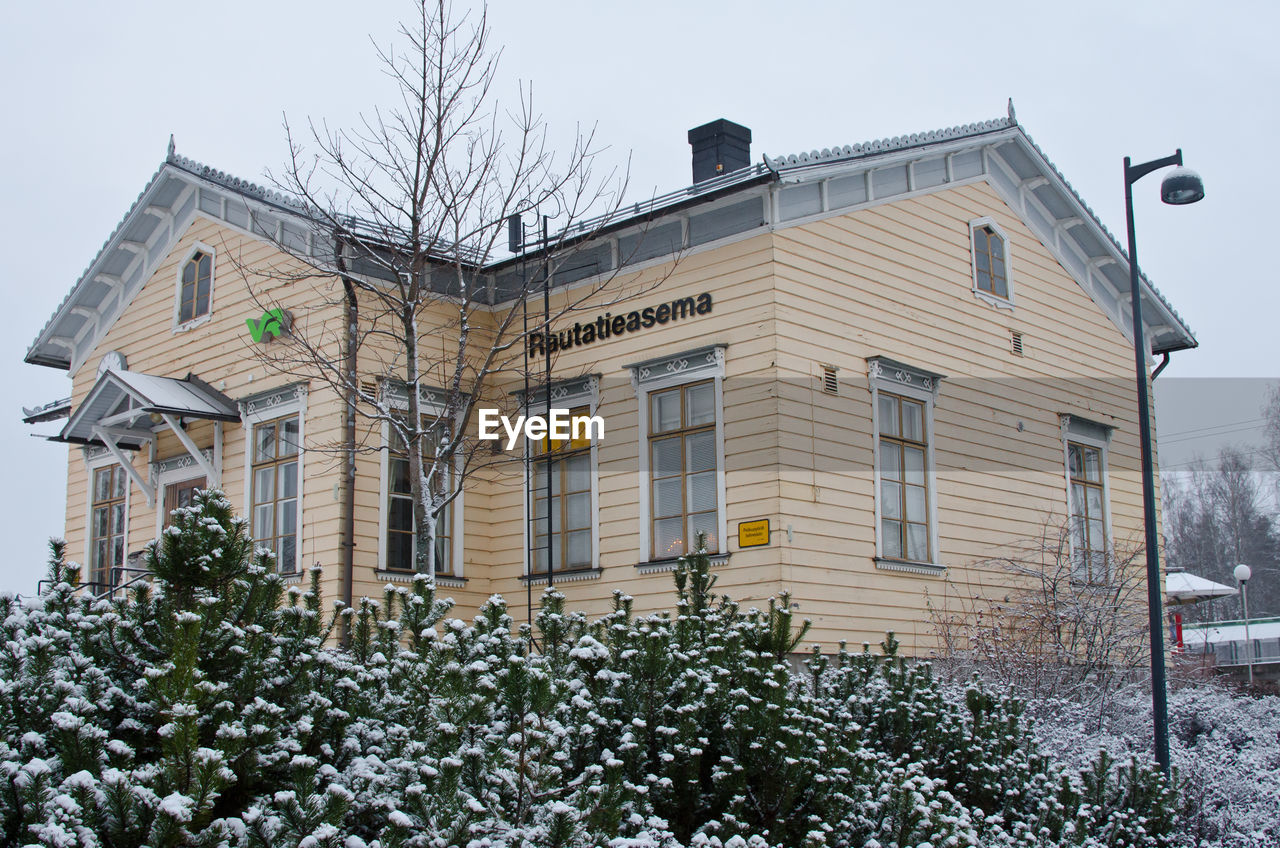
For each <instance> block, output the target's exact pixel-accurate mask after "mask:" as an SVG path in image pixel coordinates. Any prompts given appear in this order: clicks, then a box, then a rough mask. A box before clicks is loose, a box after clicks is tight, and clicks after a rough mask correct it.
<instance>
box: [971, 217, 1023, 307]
mask: <svg viewBox="0 0 1280 848" xmlns="http://www.w3.org/2000/svg"><path fill="white" fill-rule="evenodd" d="M969 237H970V241H971V243H972V248H973V293H974V295H975V296H976V297H978V298H979V299H981V300H984V301H986V302H987V303H989V304H991V305H992V306H998V307H1002V308H1005V309H1008V308H1011V307H1012V306H1013V293H1012V292H1013V287H1012V285H1011V283H1010V279H1011V276H1012V275H1011V273H1010V257H1009V239H1008V238H1007V237H1006V236H1005V234H1004V232H1003V231H1002V230H1001V229H1000V227H999V225H997V224H996V222H995V221H993V220H992V219H990V218H979V219H978V220H976V221H970V222H969Z"/></svg>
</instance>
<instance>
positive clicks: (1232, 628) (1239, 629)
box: [1182, 618, 1280, 645]
mask: <svg viewBox="0 0 1280 848" xmlns="http://www.w3.org/2000/svg"><path fill="white" fill-rule="evenodd" d="M1244 638H1245V637H1244V622H1243V621H1224V622H1210V623H1207V624H1188V625H1184V626H1183V628H1182V641H1183V642H1193V643H1195V644H1201V643H1208V644H1210V645H1217V644H1219V643H1222V642H1243V641H1244ZM1249 638H1250V639H1280V618H1268V619H1260V620H1258V621H1250V622H1249Z"/></svg>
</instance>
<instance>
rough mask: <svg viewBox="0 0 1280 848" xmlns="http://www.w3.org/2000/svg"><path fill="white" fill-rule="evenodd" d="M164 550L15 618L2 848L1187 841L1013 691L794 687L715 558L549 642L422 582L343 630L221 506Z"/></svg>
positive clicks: (808, 683)
mask: <svg viewBox="0 0 1280 848" xmlns="http://www.w3.org/2000/svg"><path fill="white" fill-rule="evenodd" d="M149 560H150V567H151V569H152V571H153V572H154V574H155V581H154V586H153V587H152V588H149V589H142V590H139V591H137V592H135V593H133V595H132V596H131V597H130V598H129V599H127V600H116V601H106V600H99V601H95V600H92V599H90V598H87V597H85V596H83V595H79V594H77V593H76V592H75V590H74V585H75V580H76V575H75V573H74V569H71V568H69V567H67V566H65V565H64V564H63V563H62V557H61V551H55V557H54V563H53V566H52V567H53V571H54V575H53V576H54V577H55V580H56V585H55V586H54V588H53V589H52V590H50V592H49V593H47V594H46V595H45V596H44V597H43V598H42V599H41V600H40V603H39V605H38V606H37V607H35V608H28V607H27V606H24V605H21V604H19V603H16V602H14V601H13V600H0V617H2V618H3V621H2V623H0V641H3V643H4V649H3V652H0V840H2V841H3V843H4V844H13V845H26V844H34V845H48V846H55V845H56V846H64V845H90V846H92V845H104V846H105V845H111V846H141V845H147V846H156V848H161V846H177V845H202V846H216V845H227V846H237V848H242V847H243V846H262V847H263V848H266V846H270V848H281V847H282V846H335V848H338V847H339V846H340V847H341V848H359V846H362V845H363V846H375V845H376V846H379V848H390V846H406V848H408V847H410V846H411V847H412V848H418V846H452V845H457V846H475V848H482V846H484V847H485V848H505V847H506V846H510V847H511V848H514V846H530V847H531V848H556V847H557V846H575V848H588V846H602V845H609V846H616V848H682V846H705V848H715V847H716V846H719V848H729V846H733V848H748V846H750V847H751V848H759V846H787V848H793V846H794V847H795V848H799V847H800V846H913V847H914V846H920V845H930V846H943V845H949V846H962V845H969V846H976V845H982V846H1001V845H1008V846H1012V845H1037V846H1066V845H1072V846H1076V845H1079V846H1095V845H1099V846H1100V845H1114V846H1163V845H1172V844H1176V839H1177V837H1176V829H1177V828H1178V827H1179V823H1180V820H1179V819H1178V818H1177V815H1176V813H1175V811H1176V810H1177V809H1178V806H1179V805H1178V799H1177V798H1176V797H1175V793H1173V792H1172V791H1171V790H1170V789H1169V788H1168V787H1166V785H1165V784H1164V782H1163V780H1162V779H1161V778H1160V777H1159V775H1158V774H1156V773H1154V772H1152V771H1151V770H1149V769H1147V768H1145V767H1143V766H1140V765H1138V764H1136V763H1126V764H1123V765H1120V766H1116V765H1114V764H1113V763H1112V762H1111V761H1109V760H1107V759H1105V758H1102V759H1099V760H1096V761H1094V762H1092V763H1090V764H1088V765H1086V766H1084V767H1083V768H1081V769H1077V770H1074V771H1073V770H1066V769H1063V768H1062V767H1060V766H1057V765H1055V764H1053V763H1052V762H1050V760H1049V758H1048V757H1047V756H1045V755H1044V754H1043V753H1041V752H1040V750H1039V749H1038V748H1037V746H1036V744H1035V742H1034V741H1033V740H1032V738H1031V737H1030V735H1029V734H1028V732H1027V730H1026V728H1025V725H1024V723H1023V721H1022V717H1021V707H1020V705H1019V704H1018V702H1017V701H1016V700H1014V699H1013V698H1011V697H1009V696H1007V695H1004V694H996V693H993V692H991V691H989V690H987V689H984V688H983V687H981V686H980V685H978V684H976V683H975V684H974V685H972V686H970V687H969V688H968V689H967V690H965V691H964V692H963V695H962V697H956V698H949V697H947V696H946V694H945V692H944V689H943V688H942V687H941V686H940V685H939V684H938V683H937V682H936V681H935V680H934V679H933V677H932V675H931V671H930V668H929V667H928V666H927V665H912V664H909V663H906V662H904V661H903V660H901V659H900V658H898V657H897V655H896V643H895V642H894V640H893V638H892V635H890V636H889V637H888V638H887V639H886V640H885V642H884V643H882V646H881V647H882V651H881V653H879V654H873V653H872V652H871V651H870V650H869V649H868V648H867V647H866V646H864V647H863V650H862V651H860V652H851V651H847V650H844V649H842V650H841V651H840V652H839V653H838V654H837V655H835V656H823V655H821V654H819V653H817V652H816V651H815V652H814V653H813V654H812V655H811V656H810V658H809V660H808V661H807V663H806V665H805V668H804V670H803V671H801V672H797V671H796V666H795V665H794V664H793V659H792V658H793V656H794V652H795V650H796V648H797V647H798V645H799V644H800V642H801V640H802V639H803V635H804V632H805V629H806V628H805V626H804V625H797V624H796V623H795V622H794V621H793V619H792V615H791V612H790V604H789V602H788V599H787V598H785V597H783V598H781V599H779V601H778V602H777V603H772V604H770V606H769V608H768V609H767V610H754V609H753V610H746V611H744V610H741V609H740V608H739V607H738V606H737V605H736V604H735V603H734V602H732V601H731V600H729V599H727V598H723V597H718V596H716V595H715V594H714V593H713V587H714V583H715V579H714V576H713V575H712V574H711V573H710V570H709V563H708V558H707V556H706V555H705V554H695V555H693V556H690V557H689V558H687V559H685V560H683V561H681V563H680V565H679V566H678V567H677V569H676V572H675V584H676V596H675V609H674V612H673V613H671V614H662V615H649V616H636V615H635V614H634V613H633V611H632V608H631V601H630V599H629V598H626V597H624V596H622V595H620V594H619V595H616V596H615V601H614V610H613V612H612V613H610V614H609V615H606V616H604V617H602V618H600V619H598V620H594V621H591V620H588V619H587V618H586V617H585V616H584V615H582V614H580V613H574V612H570V611H567V610H566V609H565V604H564V597H563V596H561V595H559V594H558V593H554V592H548V593H546V594H545V595H544V596H543V599H542V607H541V611H540V612H539V613H538V615H537V617H536V620H535V622H534V623H533V626H532V627H530V626H527V625H524V626H520V627H515V626H514V624H513V622H512V619H511V617H510V615H509V614H508V612H507V609H506V607H505V605H504V603H503V601H502V599H501V598H499V597H494V598H492V599H490V600H489V602H488V603H486V604H485V605H484V607H483V608H482V610H481V611H480V614H479V615H478V616H477V617H476V619H475V620H474V621H472V622H470V623H468V622H464V621H460V620H457V619H451V618H447V617H446V616H447V613H448V610H449V604H448V603H447V602H446V601H442V600H440V599H438V598H437V597H436V595H435V591H434V588H433V585H432V583H431V581H430V578H429V577H428V576H425V575H424V576H422V577H420V578H418V579H417V580H416V581H415V582H414V584H413V585H412V587H411V588H407V589H406V588H394V587H388V589H387V591H386V593H385V595H384V597H383V598H381V599H378V600H373V599H365V600H363V601H361V603H360V604H359V606H358V607H357V608H355V609H351V610H339V611H337V612H336V614H335V615H333V616H328V617H327V616H324V615H323V614H322V612H321V602H320V597H319V578H318V573H313V574H312V579H311V583H310V588H309V589H307V590H305V591H299V590H297V589H290V590H288V591H287V592H286V590H285V588H284V586H283V585H282V583H281V581H280V579H279V578H278V577H277V576H275V574H274V573H273V571H272V568H271V560H270V554H268V553H266V552H255V551H254V549H253V545H252V542H251V541H250V540H249V539H248V538H247V536H246V535H245V526H244V523H243V522H241V521H239V520H237V519H235V518H234V517H233V516H232V515H231V508H230V505H229V504H228V502H227V501H226V500H225V499H224V498H223V497H222V496H221V495H220V494H219V493H216V492H207V493H202V494H201V495H199V496H198V497H197V498H196V501H195V503H194V504H193V505H192V506H191V507H190V508H188V509H184V510H179V511H178V512H177V513H176V514H175V516H174V523H173V527H172V528H171V529H169V530H167V531H166V533H165V536H164V537H163V538H162V540H161V541H160V542H159V543H158V544H157V545H155V546H154V547H153V548H152V549H151V552H150V554H149ZM339 624H340V625H341V627H342V629H341V631H335V629H334V628H335V626H336V625H339ZM336 632H341V633H342V634H343V645H342V646H340V647H339V646H334V645H332V644H329V643H330V637H331V636H333V635H334V634H335V633H336Z"/></svg>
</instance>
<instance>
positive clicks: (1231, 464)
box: [1161, 387, 1280, 621]
mask: <svg viewBox="0 0 1280 848" xmlns="http://www.w3.org/2000/svg"><path fill="white" fill-rule="evenodd" d="M1261 411H1262V415H1263V418H1264V420H1265V424H1264V436H1265V441H1264V444H1263V446H1262V447H1261V448H1260V449H1259V450H1247V449H1245V448H1241V447H1239V446H1232V447H1226V448H1223V449H1222V450H1220V451H1219V452H1218V456H1217V458H1216V460H1214V461H1210V460H1205V459H1200V460H1197V461H1196V462H1195V463H1194V464H1193V465H1192V466H1191V468H1190V469H1189V470H1184V471H1166V472H1164V473H1163V474H1162V475H1161V488H1162V491H1163V495H1164V544H1165V562H1166V565H1167V566H1168V568H1170V569H1174V568H1181V569H1184V570H1186V571H1188V572H1190V573H1192V574H1195V575H1197V576H1200V577H1204V578H1206V579H1208V580H1213V581H1215V582H1218V583H1223V584H1226V585H1228V586H1235V585H1236V582H1235V578H1234V577H1233V576H1232V570H1233V569H1234V568H1235V566H1236V564H1237V563H1242V562H1243V563H1246V564H1248V566H1249V567H1250V568H1251V569H1252V570H1253V579H1252V580H1250V582H1249V613H1250V616H1264V615H1280V531H1278V528H1277V514H1276V508H1277V503H1276V498H1275V497H1274V493H1273V492H1271V491H1269V489H1270V488H1271V486H1272V485H1273V481H1274V479H1275V478H1274V475H1275V474H1280V387H1277V388H1273V389H1272V390H1271V392H1270V394H1269V395H1268V396H1267V400H1266V402H1265V403H1264V404H1263V407H1262V410H1261ZM1183 614H1184V616H1185V618H1186V619H1187V620H1188V621H1209V620H1215V619H1216V620H1223V619H1234V618H1239V617H1241V614H1242V610H1241V603H1240V597H1239V596H1238V595H1237V596H1233V597H1228V598H1219V599H1217V600H1214V601H1212V602H1210V603H1204V604H1196V605H1192V606H1188V607H1184V608H1183Z"/></svg>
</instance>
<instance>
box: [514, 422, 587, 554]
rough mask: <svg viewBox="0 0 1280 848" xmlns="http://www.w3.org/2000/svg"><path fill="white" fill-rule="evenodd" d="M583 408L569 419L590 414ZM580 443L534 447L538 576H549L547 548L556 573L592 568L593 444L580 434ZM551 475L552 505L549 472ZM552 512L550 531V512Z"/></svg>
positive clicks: (532, 521)
mask: <svg viewBox="0 0 1280 848" xmlns="http://www.w3.org/2000/svg"><path fill="white" fill-rule="evenodd" d="M590 414H591V413H590V408H589V407H586V406H580V407H577V408H575V409H571V410H570V411H569V415H570V418H571V419H572V418H576V417H578V416H587V415H590ZM578 436H579V438H573V437H572V431H571V433H570V438H568V439H563V440H562V439H551V438H550V437H549V436H548V437H546V438H544V439H542V440H541V441H540V442H538V443H536V444H534V445H532V449H533V457H534V461H533V466H532V469H533V479H532V480H530V487H531V488H530V492H531V494H532V500H531V501H530V503H531V504H532V510H533V511H532V513H531V514H530V515H529V527H530V532H529V541H530V544H531V546H532V547H531V551H530V562H531V563H532V572H533V573H534V574H546V573H547V562H548V543H550V562H551V569H552V571H572V570H576V569H583V568H590V567H591V566H592V563H593V559H592V552H591V535H592V534H591V517H592V509H591V440H590V439H589V438H588V437H587V433H586V432H584V431H580V432H579V433H578ZM548 468H549V469H550V473H551V481H550V482H551V494H550V501H549V502H548V495H547V472H548ZM548 508H550V528H548V522H547V518H548V515H547V512H548Z"/></svg>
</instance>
